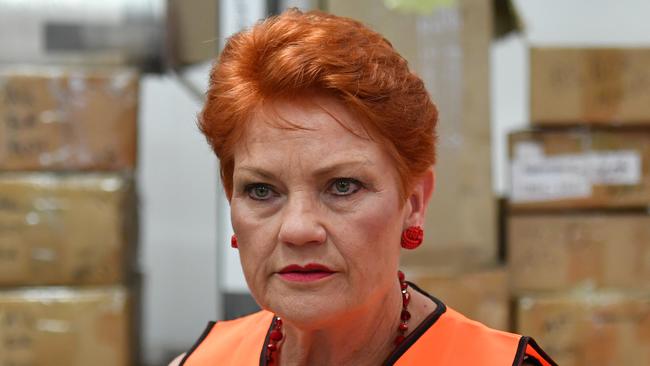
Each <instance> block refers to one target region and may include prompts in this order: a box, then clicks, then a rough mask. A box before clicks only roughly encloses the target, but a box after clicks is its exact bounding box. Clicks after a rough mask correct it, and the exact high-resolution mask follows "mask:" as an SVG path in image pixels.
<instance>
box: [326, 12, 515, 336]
mask: <svg viewBox="0 0 650 366" xmlns="http://www.w3.org/2000/svg"><path fill="white" fill-rule="evenodd" d="M389 5H390V4H389V2H387V1H386V2H382V1H379V2H378V1H374V0H364V1H348V0H329V1H328V7H327V10H328V11H330V12H332V13H334V14H337V15H342V16H348V17H351V18H354V19H358V20H360V21H362V22H364V23H365V24H368V25H369V26H370V27H371V28H373V29H374V30H376V31H377V32H379V33H381V34H382V35H384V36H385V37H386V38H387V39H388V40H389V41H390V42H391V43H392V44H393V46H394V47H395V48H396V49H397V51H398V52H399V53H400V54H401V55H403V56H404V57H405V58H406V59H407V61H408V62H409V66H410V67H411V69H412V70H414V71H415V72H416V73H417V74H418V75H419V76H420V77H421V78H422V79H423V81H424V82H425V85H426V87H427V90H428V91H429V92H430V93H431V97H432V99H433V101H434V102H435V104H436V105H437V106H438V109H439V111H440V115H439V124H438V135H439V139H438V143H437V156H438V162H437V164H436V167H435V169H436V190H435V192H434V194H433V197H432V199H431V203H430V205H429V207H428V209H427V216H426V220H427V221H426V222H425V225H424V243H423V244H422V246H421V247H419V248H418V249H417V250H414V251H412V252H405V253H404V258H403V259H402V268H403V269H404V271H405V272H406V276H407V279H409V280H411V281H413V282H415V283H416V284H418V285H420V287H422V288H423V289H424V290H427V291H428V292H430V293H431V294H433V295H434V296H436V297H438V298H440V299H441V300H442V301H443V302H445V303H446V304H448V305H449V306H451V307H453V308H456V309H459V310H462V311H464V312H465V314H467V315H468V316H469V317H472V318H475V319H477V320H480V321H483V322H485V323H487V324H490V325H491V326H493V327H496V328H499V329H508V327H509V323H508V313H509V311H508V287H507V278H506V273H505V270H504V269H503V268H502V267H501V266H500V264H499V255H498V253H499V251H498V245H497V215H496V212H497V209H496V199H495V198H494V197H495V196H494V192H493V188H492V164H491V156H492V154H491V126H490V123H489V116H490V97H489V95H490V94H489V89H490V88H489V74H490V67H489V65H490V63H489V60H490V47H491V42H492V28H493V21H492V2H491V1H489V0H461V1H456V2H453V4H443V5H441V4H437V3H435V2H429V3H427V4H425V2H422V3H418V4H416V3H415V2H394V3H393V4H392V5H393V6H392V7H389Z"/></svg>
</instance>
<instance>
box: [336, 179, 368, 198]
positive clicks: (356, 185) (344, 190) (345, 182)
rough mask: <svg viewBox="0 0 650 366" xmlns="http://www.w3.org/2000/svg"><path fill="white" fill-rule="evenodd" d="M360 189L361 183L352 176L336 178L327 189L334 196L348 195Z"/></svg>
mask: <svg viewBox="0 0 650 366" xmlns="http://www.w3.org/2000/svg"><path fill="white" fill-rule="evenodd" d="M359 189H361V183H360V182H359V181H358V180H356V179H352V178H337V179H335V180H334V182H332V184H331V185H330V188H329V189H328V191H329V192H330V193H332V194H333V195H335V196H349V195H351V194H353V193H355V192H357V191H358V190H359Z"/></svg>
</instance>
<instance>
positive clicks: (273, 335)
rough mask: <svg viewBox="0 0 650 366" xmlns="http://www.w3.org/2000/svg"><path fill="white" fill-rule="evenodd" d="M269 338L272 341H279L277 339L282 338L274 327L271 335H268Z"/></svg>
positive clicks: (280, 333)
mask: <svg viewBox="0 0 650 366" xmlns="http://www.w3.org/2000/svg"><path fill="white" fill-rule="evenodd" d="M269 338H271V340H272V341H276V342H277V341H279V340H281V339H282V332H280V331H279V330H277V329H274V330H273V331H272V332H271V335H270V336H269Z"/></svg>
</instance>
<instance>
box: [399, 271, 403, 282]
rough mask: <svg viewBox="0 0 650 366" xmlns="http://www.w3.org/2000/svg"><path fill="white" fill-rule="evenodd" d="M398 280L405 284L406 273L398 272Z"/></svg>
mask: <svg viewBox="0 0 650 366" xmlns="http://www.w3.org/2000/svg"><path fill="white" fill-rule="evenodd" d="M397 278H399V282H404V272H402V271H397Z"/></svg>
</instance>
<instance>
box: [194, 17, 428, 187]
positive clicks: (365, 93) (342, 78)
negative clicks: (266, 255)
mask: <svg viewBox="0 0 650 366" xmlns="http://www.w3.org/2000/svg"><path fill="white" fill-rule="evenodd" d="M313 92H316V93H325V94H328V95H332V96H334V97H336V98H337V99H339V100H340V101H342V102H343V103H344V104H345V105H346V106H347V107H348V108H349V109H350V110H351V111H352V112H353V113H355V114H356V115H358V116H359V117H360V118H359V119H360V122H361V123H362V124H363V127H364V128H365V130H366V131H367V132H368V133H369V135H370V136H371V137H372V138H373V139H376V140H378V141H379V142H381V143H382V144H384V145H385V146H386V149H387V151H388V153H389V154H390V155H391V156H392V158H393V159H394V161H395V167H396V169H397V172H398V173H399V176H400V179H401V186H402V192H401V194H402V197H404V198H405V193H406V192H407V190H408V189H409V187H410V186H411V184H412V182H413V180H414V179H415V178H416V177H418V176H420V175H421V174H422V173H424V172H425V171H426V170H427V169H428V168H429V167H430V166H431V165H433V164H434V163H435V127H436V123H437V120H438V111H437V109H436V107H435V105H434V104H433V102H432V101H431V98H430V96H429V94H428V93H427V91H426V89H425V87H424V83H423V82H422V80H421V79H420V78H419V77H418V76H416V75H415V74H414V73H413V72H411V71H410V70H409V68H408V65H407V62H406V60H405V59H404V58H403V57H402V56H400V55H399V54H398V53H397V52H396V51H395V49H393V47H392V45H391V44H390V42H389V41H387V40H386V39H385V38H384V37H382V36H381V35H380V34H378V33H376V32H374V31H372V30H371V29H369V28H368V27H366V26H365V25H363V24H362V23H360V22H358V21H355V20H353V19H349V18H344V17H339V16H335V15H331V14H327V13H323V12H319V11H311V12H307V13H302V12H301V11H299V10H296V9H291V10H288V11H285V12H284V13H282V14H280V15H278V16H274V17H271V18H268V19H266V20H264V21H262V22H260V23H258V24H256V25H255V26H254V27H252V28H250V29H247V30H244V31H242V32H239V33H237V34H235V35H233V36H232V37H231V38H230V39H229V40H228V42H227V43H226V46H225V48H224V50H223V52H222V53H221V55H220V57H219V59H218V60H217V62H216V63H215V64H214V66H213V68H212V71H211V73H210V84H209V89H208V91H207V100H206V103H205V106H204V108H203V110H202V111H201V113H200V115H199V127H200V129H201V131H202V132H203V133H204V134H205V136H206V138H207V139H208V142H209V143H210V145H211V146H212V148H213V150H214V152H215V153H216V155H217V157H218V158H219V159H220V164H221V179H222V182H223V185H224V189H225V191H226V194H227V196H228V197H230V196H231V194H232V189H233V181H232V178H233V170H234V153H233V150H234V147H235V144H236V143H237V142H238V141H241V140H240V139H241V138H242V136H243V135H244V133H245V129H246V126H247V123H248V121H249V120H250V117H251V115H252V114H253V113H254V111H255V110H256V108H258V106H260V105H261V104H262V103H263V102H264V101H265V100H267V101H268V100H273V99H277V98H286V97H295V96H300V95H305V94H306V93H313Z"/></svg>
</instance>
